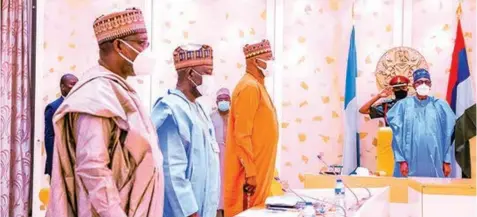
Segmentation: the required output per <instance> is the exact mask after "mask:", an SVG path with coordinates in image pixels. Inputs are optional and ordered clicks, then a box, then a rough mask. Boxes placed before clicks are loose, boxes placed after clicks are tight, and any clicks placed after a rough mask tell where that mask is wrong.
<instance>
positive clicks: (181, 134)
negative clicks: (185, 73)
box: [152, 90, 220, 217]
mask: <svg viewBox="0 0 477 217" xmlns="http://www.w3.org/2000/svg"><path fill="white" fill-rule="evenodd" d="M152 120H153V123H154V125H155V126H156V130H157V134H158V137H159V147H160V148H161V151H162V154H163V155H164V179H165V180H164V182H165V191H164V194H165V195H164V217H186V216H189V215H191V214H193V213H195V212H198V214H199V215H200V216H201V217H215V216H216V214H217V207H218V203H219V188H220V183H219V171H220V170H219V147H218V145H217V142H216V141H215V132H214V126H213V125H212V121H211V119H210V116H209V115H208V113H206V112H205V111H204V109H203V108H202V106H200V105H199V104H198V103H192V102H190V101H189V100H188V99H187V98H186V97H185V96H184V94H183V93H182V92H181V91H179V90H169V92H168V95H166V96H164V97H163V98H159V99H158V101H157V102H156V104H155V105H154V109H153V111H152Z"/></svg>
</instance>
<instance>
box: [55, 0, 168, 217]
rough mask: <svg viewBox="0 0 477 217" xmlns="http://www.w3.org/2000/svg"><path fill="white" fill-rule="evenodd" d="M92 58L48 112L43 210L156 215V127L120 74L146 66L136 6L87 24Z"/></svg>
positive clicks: (159, 176) (159, 180)
mask: <svg viewBox="0 0 477 217" xmlns="http://www.w3.org/2000/svg"><path fill="white" fill-rule="evenodd" d="M93 28H94V32H95V34H96V38H97V40H98V45H99V48H100V55H99V56H100V59H99V64H98V65H95V66H93V67H92V68H91V69H89V70H88V71H87V72H85V73H84V74H85V76H84V77H83V79H82V80H81V81H79V82H78V83H77V84H76V85H75V87H74V88H73V89H72V90H71V91H70V93H69V94H68V96H67V97H66V98H65V100H64V102H63V103H62V105H61V106H60V107H59V108H58V110H57V111H56V114H55V116H54V118H53V124H54V129H55V132H57V134H55V146H54V154H53V168H52V181H51V194H50V203H49V205H48V211H47V216H66V217H74V216H118V217H126V216H129V217H132V216H138V217H139V216H162V211H163V208H162V206H163V196H164V183H163V179H164V177H163V172H162V154H161V152H160V150H159V148H158V147H157V135H156V132H155V131H154V126H153V125H152V121H151V120H150V117H149V115H148V112H147V110H146V109H144V108H143V106H142V103H141V101H140V99H139V97H138V96H137V94H136V91H135V90H134V89H133V88H132V87H131V86H130V85H129V84H128V82H126V78H127V77H128V76H134V75H140V74H144V73H150V72H151V71H146V70H145V69H146V68H148V67H145V66H151V65H153V64H152V62H150V59H148V58H147V56H146V55H145V53H143V52H144V49H146V48H147V46H148V44H149V42H148V40H147V31H146V26H145V24H144V18H143V15H142V12H141V11H140V10H138V9H135V8H132V9H127V10H125V11H121V12H116V13H112V14H108V15H105V16H101V17H99V18H98V19H96V21H95V22H94V24H93Z"/></svg>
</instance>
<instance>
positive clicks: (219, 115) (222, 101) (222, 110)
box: [210, 88, 230, 217]
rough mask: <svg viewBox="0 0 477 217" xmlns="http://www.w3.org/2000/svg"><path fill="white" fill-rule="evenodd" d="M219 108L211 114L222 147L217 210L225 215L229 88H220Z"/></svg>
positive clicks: (221, 215) (220, 215)
mask: <svg viewBox="0 0 477 217" xmlns="http://www.w3.org/2000/svg"><path fill="white" fill-rule="evenodd" d="M216 102H217V110H215V111H214V112H212V114H211V115H210V116H211V118H212V123H213V124H214V128H215V139H216V140H217V143H218V144H219V149H220V155H219V159H220V175H221V177H222V178H221V182H220V187H221V188H220V195H219V196H220V200H219V210H217V217H223V216H224V184H223V183H224V179H223V177H224V156H225V137H226V136H227V123H228V120H229V110H230V91H229V89H227V88H220V90H219V91H217V101H216Z"/></svg>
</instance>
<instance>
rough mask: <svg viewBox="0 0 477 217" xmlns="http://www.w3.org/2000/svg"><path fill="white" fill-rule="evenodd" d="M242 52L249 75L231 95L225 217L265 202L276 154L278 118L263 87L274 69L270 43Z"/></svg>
mask: <svg viewBox="0 0 477 217" xmlns="http://www.w3.org/2000/svg"><path fill="white" fill-rule="evenodd" d="M243 50H244V53H245V58H246V72H247V73H246V74H245V75H244V76H243V77H242V79H241V80H240V81H239V83H238V84H237V86H236V87H235V90H234V91H233V94H232V106H231V109H230V119H229V123H228V132H227V140H226V151H225V165H226V166H225V167H226V168H225V178H224V183H223V184H224V186H225V188H224V189H225V193H224V211H225V216H226V217H231V216H235V215H237V214H238V213H240V212H242V211H243V210H244V209H247V208H250V207H253V206H259V205H263V204H264V203H265V199H266V198H267V197H268V196H269V195H270V186H271V183H272V180H273V175H274V171H275V170H274V168H275V159H276V153H277V143H278V122H277V116H276V111H275V107H274V105H273V102H272V100H271V98H270V96H269V94H268V92H267V90H266V88H265V84H264V80H265V77H266V76H269V75H270V74H271V72H272V70H273V69H274V67H273V62H272V61H273V55H272V50H271V47H270V42H268V40H263V41H262V42H260V43H257V44H251V45H248V44H247V45H245V47H244V48H243ZM244 197H245V198H247V199H248V202H247V200H244Z"/></svg>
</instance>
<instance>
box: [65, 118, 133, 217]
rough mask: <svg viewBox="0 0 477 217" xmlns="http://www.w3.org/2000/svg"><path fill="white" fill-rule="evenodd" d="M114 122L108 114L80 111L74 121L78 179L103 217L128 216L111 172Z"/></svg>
mask: <svg viewBox="0 0 477 217" xmlns="http://www.w3.org/2000/svg"><path fill="white" fill-rule="evenodd" d="M113 126H114V123H113V122H112V120H110V119H107V118H101V117H96V116H92V115H87V114H78V117H77V119H76V121H75V136H74V137H75V140H76V165H75V171H76V174H77V175H78V177H79V179H80V180H79V182H80V184H82V185H83V186H84V188H85V189H86V190H87V193H88V199H89V202H90V203H91V205H92V206H93V208H94V209H95V210H96V212H98V214H99V215H100V216H102V217H126V213H125V212H124V210H123V209H122V208H121V205H120V202H121V199H120V197H119V191H118V189H117V187H116V182H115V181H114V178H113V176H112V172H111V169H110V168H109V167H108V165H109V164H110V156H109V151H108V145H109V144H110V139H111V130H112V129H113Z"/></svg>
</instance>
